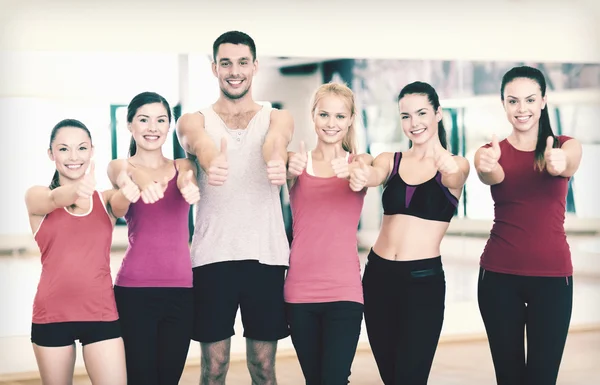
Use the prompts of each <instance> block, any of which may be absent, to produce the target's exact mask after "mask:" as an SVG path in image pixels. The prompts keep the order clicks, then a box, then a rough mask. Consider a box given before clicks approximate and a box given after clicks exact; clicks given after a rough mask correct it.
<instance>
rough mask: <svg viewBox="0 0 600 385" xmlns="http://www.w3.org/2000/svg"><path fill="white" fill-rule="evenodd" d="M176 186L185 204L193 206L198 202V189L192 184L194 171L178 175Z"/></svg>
mask: <svg viewBox="0 0 600 385" xmlns="http://www.w3.org/2000/svg"><path fill="white" fill-rule="evenodd" d="M178 185H179V191H180V192H181V195H182V196H183V199H185V201H186V202H187V203H189V204H190V205H193V204H195V203H196V202H198V201H199V200H200V189H199V188H198V185H197V184H196V183H194V171H192V170H187V171H186V172H184V173H182V174H179V183H178Z"/></svg>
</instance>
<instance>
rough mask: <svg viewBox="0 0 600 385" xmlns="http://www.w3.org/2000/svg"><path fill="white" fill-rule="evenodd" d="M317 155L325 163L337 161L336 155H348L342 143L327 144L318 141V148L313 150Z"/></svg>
mask: <svg viewBox="0 0 600 385" xmlns="http://www.w3.org/2000/svg"><path fill="white" fill-rule="evenodd" d="M315 152H316V153H317V154H319V155H321V156H322V157H323V160H324V161H327V162H329V161H332V160H333V159H335V155H336V154H344V155H346V151H345V150H344V148H343V147H342V142H337V143H325V142H321V141H320V140H319V141H317V147H315V149H314V150H313V153H315Z"/></svg>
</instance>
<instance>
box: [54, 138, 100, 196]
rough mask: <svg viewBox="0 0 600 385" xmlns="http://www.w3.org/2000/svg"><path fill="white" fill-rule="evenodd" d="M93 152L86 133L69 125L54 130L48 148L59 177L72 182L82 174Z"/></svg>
mask: <svg viewBox="0 0 600 385" xmlns="http://www.w3.org/2000/svg"><path fill="white" fill-rule="evenodd" d="M93 154H94V149H93V147H92V139H91V138H90V136H89V135H88V133H87V132H86V131H85V130H83V129H81V128H78V127H70V126H66V127H62V128H60V129H59V130H58V131H57V132H56V135H55V136H54V140H53V141H52V143H51V144H50V149H48V156H49V157H50V159H51V160H52V161H54V163H55V165H56V170H57V171H58V174H59V176H60V178H61V179H63V180H65V179H66V180H67V181H72V182H74V181H77V180H79V179H81V178H82V177H83V176H84V174H85V171H86V170H87V168H88V166H89V164H90V160H91V159H92V156H93ZM61 184H65V183H64V182H62V183H61Z"/></svg>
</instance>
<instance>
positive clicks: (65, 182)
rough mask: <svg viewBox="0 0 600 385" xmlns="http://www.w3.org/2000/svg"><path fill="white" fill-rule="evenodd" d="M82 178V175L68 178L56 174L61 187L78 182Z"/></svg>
mask: <svg viewBox="0 0 600 385" xmlns="http://www.w3.org/2000/svg"><path fill="white" fill-rule="evenodd" d="M82 178H83V175H82V176H81V178H79V179H70V178H67V177H65V176H62V175H60V174H59V175H58V184H59V185H60V186H61V187H62V186H69V185H72V184H75V183H77V182H79V181H80V180H81V179H82Z"/></svg>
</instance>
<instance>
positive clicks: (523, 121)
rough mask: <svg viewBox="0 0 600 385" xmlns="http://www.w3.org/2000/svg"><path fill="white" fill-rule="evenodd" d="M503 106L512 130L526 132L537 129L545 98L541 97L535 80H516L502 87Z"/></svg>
mask: <svg viewBox="0 0 600 385" xmlns="http://www.w3.org/2000/svg"><path fill="white" fill-rule="evenodd" d="M503 105H504V110H505V111H506V117H507V119H508V121H509V122H510V124H512V126H513V128H514V129H515V130H517V131H520V132H526V131H529V130H531V129H537V128H538V127H539V121H540V116H541V114H542V109H544V107H546V97H545V96H542V91H541V89H540V85H539V84H538V83H537V82H536V81H535V80H532V79H529V78H516V79H514V80H512V81H511V82H510V83H507V84H506V86H505V87H504V100H503Z"/></svg>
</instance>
